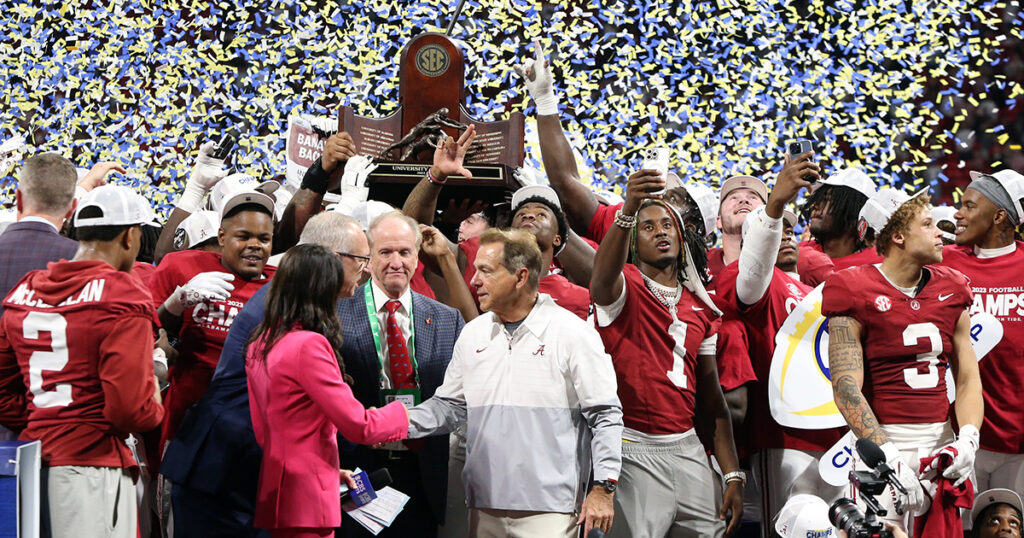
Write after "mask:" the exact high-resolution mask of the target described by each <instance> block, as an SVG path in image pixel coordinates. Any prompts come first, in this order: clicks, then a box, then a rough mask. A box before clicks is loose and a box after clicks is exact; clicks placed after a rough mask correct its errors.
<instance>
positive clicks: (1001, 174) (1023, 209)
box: [971, 170, 1024, 226]
mask: <svg viewBox="0 0 1024 538" xmlns="http://www.w3.org/2000/svg"><path fill="white" fill-rule="evenodd" d="M982 176H988V177H990V178H992V179H994V180H996V181H998V182H999V184H1000V185H1002V186H1003V189H1004V190H1006V193H1007V194H1009V195H1010V200H1012V201H1013V208H1014V209H1016V210H1017V222H1016V223H1014V225H1015V226H1020V225H1021V224H1024V176H1022V175H1020V174H1018V173H1017V172H1014V171H1013V170H1000V171H998V172H996V173H994V174H982V173H980V172H971V179H972V180H974V179H978V178H979V177H982Z"/></svg>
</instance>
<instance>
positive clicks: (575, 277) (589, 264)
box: [558, 229, 597, 287]
mask: <svg viewBox="0 0 1024 538" xmlns="http://www.w3.org/2000/svg"><path fill="white" fill-rule="evenodd" d="M567 235H568V236H569V237H568V239H567V240H568V243H566V245H565V248H563V249H562V251H561V252H559V253H558V262H559V263H561V264H562V271H563V272H564V273H565V276H566V278H568V279H569V280H571V281H572V282H573V283H575V284H576V285H578V286H584V287H586V286H589V285H590V276H591V274H593V272H594V256H596V255H597V251H596V250H594V247H592V246H590V245H589V244H588V243H587V242H586V241H584V240H583V239H582V238H580V236H578V235H576V232H574V231H572V229H570V230H569V233H568V234H567Z"/></svg>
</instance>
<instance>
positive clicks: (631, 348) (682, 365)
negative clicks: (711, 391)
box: [596, 264, 721, 434]
mask: <svg viewBox="0 0 1024 538" xmlns="http://www.w3.org/2000/svg"><path fill="white" fill-rule="evenodd" d="M622 275H623V277H624V280H625V284H624V285H625V286H626V301H625V304H624V305H623V307H622V311H621V312H620V313H619V315H618V316H616V317H615V319H614V320H612V322H611V323H610V324H608V325H607V326H605V327H602V326H601V323H600V320H596V321H598V323H597V332H598V333H600V334H601V340H603V341H604V347H605V350H606V351H607V352H608V354H609V355H611V357H612V365H613V366H614V367H615V377H616V380H617V381H618V385H619V401H620V402H621V403H622V415H623V416H622V420H623V422H624V424H625V425H626V426H627V427H629V428H632V429H634V430H637V431H639V432H642V433H648V434H670V433H682V432H685V431H687V430H689V429H690V428H692V427H693V413H694V405H695V400H696V394H697V391H696V388H697V387H696V381H697V379H696V377H695V372H696V367H697V351H698V349H700V345H701V343H702V342H704V340H706V339H708V338H710V337H711V336H714V335H715V333H716V332H717V331H718V326H719V325H720V323H721V322H720V320H719V319H718V316H717V314H715V312H714V311H713V310H711V308H710V307H709V306H708V305H706V304H704V302H702V301H701V300H700V299H698V298H697V296H696V295H694V294H693V293H692V292H690V291H689V290H686V289H685V288H684V289H683V290H682V297H681V298H680V299H679V303H678V305H677V307H676V308H677V312H676V317H677V318H678V320H679V322H678V323H672V316H671V314H670V313H669V309H668V307H666V306H665V305H663V304H661V302H660V301H658V299H656V298H655V297H654V295H652V294H651V292H650V291H649V290H648V289H647V286H646V285H645V284H644V281H643V277H642V276H641V275H640V270H639V269H637V268H636V267H634V266H633V265H631V264H626V266H625V267H624V268H623V270H622ZM599 316H600V314H599Z"/></svg>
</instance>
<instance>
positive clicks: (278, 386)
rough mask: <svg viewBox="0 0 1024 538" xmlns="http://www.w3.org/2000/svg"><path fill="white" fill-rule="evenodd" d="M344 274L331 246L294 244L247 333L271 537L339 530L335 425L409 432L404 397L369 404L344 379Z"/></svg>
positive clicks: (385, 436) (377, 437)
mask: <svg viewBox="0 0 1024 538" xmlns="http://www.w3.org/2000/svg"><path fill="white" fill-rule="evenodd" d="M343 284H344V275H343V269H342V265H341V262H340V261H339V260H338V258H337V257H336V255H335V254H334V253H332V252H330V251H329V250H327V249H326V248H324V247H321V246H317V245H299V246H296V247H293V248H292V249H290V250H289V251H288V252H287V254H285V256H284V259H283V260H282V263H281V265H280V267H278V269H277V274H275V275H274V279H273V280H272V281H271V283H270V291H269V293H268V294H267V309H266V316H265V317H264V319H263V323H262V324H261V325H260V326H259V327H258V328H257V329H256V330H255V331H254V332H253V335H252V336H251V337H250V339H249V345H248V349H247V352H246V359H245V373H246V376H247V377H248V381H249V410H250V411H251V413H252V426H253V431H254V432H255V433H256V440H257V441H258V442H259V444H260V447H262V448H263V465H262V467H261V468H260V477H259V492H258V497H257V500H256V519H255V522H254V525H255V526H256V527H259V528H264V529H269V530H270V535H271V536H273V537H274V538H279V537H289V538H290V537H303V538H305V537H314V536H317V537H319V536H323V537H326V536H333V532H334V528H335V527H337V526H339V525H341V503H340V499H339V491H340V485H341V475H340V472H341V471H340V469H339V466H338V442H337V440H336V439H335V436H336V435H337V434H338V433H339V432H340V433H341V435H343V436H345V438H346V439H349V440H351V441H353V442H356V443H362V444H375V443H381V442H390V441H398V440H401V439H404V438H405V437H406V435H407V433H408V428H409V418H408V414H407V413H406V411H405V407H403V406H402V404H401V403H399V402H392V403H391V404H388V405H386V406H384V407H382V408H380V409H371V410H367V409H365V408H363V406H362V404H360V403H359V402H358V401H357V400H356V398H355V396H353V395H352V389H351V388H349V385H348V383H347V382H346V381H347V380H348V379H350V378H348V377H347V376H346V375H345V371H344V362H343V361H342V360H341V357H340V356H339V355H338V350H339V349H340V348H341V328H340V326H339V323H338V318H337V314H336V310H335V309H336V303H337V299H338V297H339V295H340V294H341V292H342V289H343Z"/></svg>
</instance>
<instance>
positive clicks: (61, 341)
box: [22, 312, 71, 408]
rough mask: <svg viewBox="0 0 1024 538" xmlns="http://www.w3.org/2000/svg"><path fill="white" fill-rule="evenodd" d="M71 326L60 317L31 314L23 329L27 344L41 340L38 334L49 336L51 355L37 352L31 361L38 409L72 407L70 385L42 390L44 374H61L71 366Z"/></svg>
mask: <svg viewBox="0 0 1024 538" xmlns="http://www.w3.org/2000/svg"><path fill="white" fill-rule="evenodd" d="M67 328H68V322H67V321H66V320H65V319H64V317H63V316H61V315H60V314H54V313H51V312H29V314H28V315H27V316H25V322H24V324H23V325H22V331H23V332H24V335H25V339H26V340H38V339H39V333H43V332H48V333H50V351H35V352H33V353H32V356H31V357H29V358H28V379H29V387H28V390H29V392H31V393H32V404H33V405H35V406H36V407H37V408H43V407H63V406H66V405H68V404H70V403H71V384H70V383H57V385H56V386H54V388H53V390H43V371H44V370H48V371H51V372H59V371H61V370H63V369H64V367H65V366H67V364H68V341H67Z"/></svg>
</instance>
